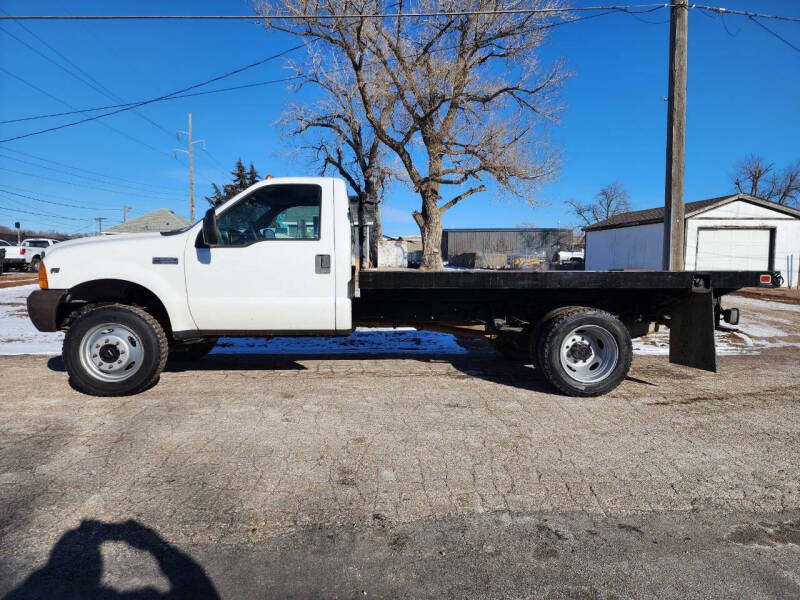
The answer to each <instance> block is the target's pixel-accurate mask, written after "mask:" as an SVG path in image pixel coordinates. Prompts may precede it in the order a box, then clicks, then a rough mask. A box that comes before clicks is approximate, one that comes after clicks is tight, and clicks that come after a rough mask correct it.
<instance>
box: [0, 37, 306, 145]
mask: <svg viewBox="0 0 800 600" xmlns="http://www.w3.org/2000/svg"><path fill="white" fill-rule="evenodd" d="M303 47H304V44H297V45H296V46H293V47H291V48H289V49H287V50H283V51H282V52H278V53H277V54H273V55H272V56H268V57H267V58H263V59H261V60H258V61H256V62H254V63H250V64H249V65H245V66H244V67H240V68H238V69H234V70H233V71H228V72H227V73H223V74H222V75H218V76H216V77H212V78H211V79H208V80H206V81H203V82H200V83H195V84H193V85H190V86H188V87H185V88H183V89H180V90H177V91H175V92H172V93H169V94H164V95H163V96H158V97H156V98H151V99H150V100H145V101H143V102H138V103H136V104H135V105H133V106H128V107H123V108H119V109H117V110H113V111H110V112H107V113H103V114H100V115H95V116H93V117H87V118H85V119H81V120H79V121H72V122H71V123H64V124H62V125H57V126H55V127H49V128H47V129H42V130H39V131H33V132H31V133H25V134H22V135H17V136H14V137H10V138H6V139H3V140H0V143H4V142H11V141H13V140H19V139H22V138H27V137H32V136H34V135H41V134H43V133H48V132H50V131H57V130H59V129H65V128H66V127H72V126H73V125H79V124H81V123H87V122H89V121H96V120H97V119H101V118H103V117H108V116H110V115H115V114H118V113H121V112H125V111H128V110H133V108H137V107H139V106H144V105H146V104H152V103H153V102H158V101H159V100H163V99H165V98H169V97H170V96H174V95H175V94H181V93H183V92H187V91H189V90H193V89H195V88H198V87H202V86H204V85H208V84H209V83H213V82H215V81H219V80H221V79H225V78H226V77H231V76H233V75H237V74H239V73H241V72H243V71H246V70H248V69H252V68H254V67H257V66H259V65H263V64H264V63H267V62H269V61H271V60H275V59H276V58H280V57H281V56H284V55H286V54H289V53H290V52H294V51H295V50H299V49H300V48H303ZM0 70H5V69H2V67H0ZM70 108H74V107H70Z"/></svg>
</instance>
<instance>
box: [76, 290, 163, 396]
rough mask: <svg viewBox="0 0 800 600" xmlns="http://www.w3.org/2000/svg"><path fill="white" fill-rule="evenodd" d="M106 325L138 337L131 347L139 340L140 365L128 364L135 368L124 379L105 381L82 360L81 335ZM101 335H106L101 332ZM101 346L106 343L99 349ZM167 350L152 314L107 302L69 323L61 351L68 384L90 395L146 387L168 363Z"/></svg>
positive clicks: (121, 393)
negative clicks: (123, 329) (115, 326)
mask: <svg viewBox="0 0 800 600" xmlns="http://www.w3.org/2000/svg"><path fill="white" fill-rule="evenodd" d="M106 324H110V325H111V326H112V327H111V328H109V329H107V330H106V331H112V332H113V326H114V325H117V326H119V327H120V328H125V329H127V330H128V331H130V332H132V333H133V334H134V335H135V338H138V341H137V340H135V338H134V339H133V340H131V347H132V348H135V347H136V346H137V345H138V343H139V342H140V343H141V345H140V347H139V348H138V349H137V350H136V351H137V352H138V353H139V354H140V355H141V358H140V360H139V361H138V362H139V364H138V366H137V365H135V364H132V365H131V366H132V367H133V366H135V367H136V368H135V371H134V373H133V374H132V375H130V376H128V378H127V379H123V380H120V381H104V380H103V379H100V378H99V377H98V376H97V375H95V374H93V373H92V372H91V371H90V370H89V369H88V368H87V367H86V366H85V365H84V363H83V361H82V360H81V353H82V351H83V350H82V342H84V338H88V336H90V335H93V333H92V332H93V331H97V330H98V328H100V329H102V326H103V325H106ZM100 335H105V334H103V333H102V332H101V333H100ZM108 335H110V336H113V335H115V334H114V333H110V334H108ZM128 339H130V337H129V338H128ZM134 342H136V343H134ZM110 346H111V345H110V344H109V347H110ZM103 349H105V346H104V347H103V348H101V349H100V350H103ZM111 350H113V348H111ZM168 351H169V345H168V343H167V336H166V334H165V333H164V329H163V327H161V324H160V323H159V322H158V321H157V320H156V319H155V318H154V317H153V316H152V315H150V314H149V313H147V312H146V311H144V310H142V309H141V308H138V307H136V306H128V305H125V304H109V305H104V306H95V307H90V308H88V309H86V310H84V312H83V313H82V314H81V315H80V316H79V317H77V319H75V320H74V321H73V322H72V324H71V326H70V328H69V331H67V335H66V336H65V337H64V348H63V353H62V354H63V357H64V365H65V366H66V368H67V373H69V378H70V383H71V384H72V386H73V387H74V388H75V389H77V390H78V391H80V392H83V393H85V394H90V395H92V396H128V395H132V394H137V393H139V392H141V391H143V390H145V389H147V388H148V387H150V386H151V385H152V384H153V383H155V382H156V381H157V380H158V377H159V375H160V374H161V371H162V370H163V369H164V365H165V364H166V362H167V354H168ZM130 354H132V353H129V355H130ZM118 357H119V356H118ZM92 360H93V359H92ZM101 360H102V359H101ZM114 362H115V361H114V359H113V358H112V359H111V360H110V361H109V362H108V363H107V364H111V365H113V363H114ZM92 368H93V366H92ZM109 373H110V371H109ZM117 373H119V371H118V372H117Z"/></svg>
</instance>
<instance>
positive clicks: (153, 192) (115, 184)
mask: <svg viewBox="0 0 800 600" xmlns="http://www.w3.org/2000/svg"><path fill="white" fill-rule="evenodd" d="M0 158H5V159H6V160H13V161H16V162H19V163H22V164H25V165H29V166H32V167H36V168H38V169H48V170H49V171H55V172H56V173H61V174H63V175H69V176H70V177H77V178H79V179H86V180H87V181H94V182H97V183H102V184H105V185H113V186H116V187H121V188H128V189H130V190H132V191H134V192H137V193H145V194H151V195H153V196H154V197H155V195H156V194H158V195H161V196H164V198H163V199H164V200H171V199H172V197H171V196H169V195H167V194H164V193H163V192H157V191H152V190H148V189H145V188H140V187H136V186H132V185H129V184H125V183H116V182H113V181H107V180H104V179H99V178H97V177H89V176H87V175H79V174H78V173H70V172H69V171H65V170H64V169H57V168H55V167H48V166H45V165H39V164H36V163H35V162H31V161H29V160H22V159H21V158H14V157H13V156H8V155H6V154H2V153H0Z"/></svg>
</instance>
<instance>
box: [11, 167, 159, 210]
mask: <svg viewBox="0 0 800 600" xmlns="http://www.w3.org/2000/svg"><path fill="white" fill-rule="evenodd" d="M0 171H8V172H9V173H15V174H17V175H27V176H28V177H33V178H35V179H46V180H47V181H54V182H56V183H63V184H66V185H73V186H75V187H82V188H87V189H90V190H98V191H101V192H108V193H111V194H122V195H124V196H132V195H134V194H135V195H136V196H137V197H139V198H147V199H150V200H158V201H159V202H164V201H165V200H166V201H172V200H173V199H172V198H159V197H157V196H152V195H144V194H141V193H139V192H135V191H134V192H125V191H120V190H114V189H108V188H101V187H97V186H95V185H86V184H85V183H75V182H74V181H65V180H63V179H56V178H55V177H47V176H46V175H37V174H35V173H27V172H25V171H16V170H14V169H9V168H6V167H0Z"/></svg>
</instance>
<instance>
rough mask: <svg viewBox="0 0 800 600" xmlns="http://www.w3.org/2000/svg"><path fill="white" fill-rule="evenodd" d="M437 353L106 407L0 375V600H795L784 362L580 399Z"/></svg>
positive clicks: (181, 389) (792, 450)
mask: <svg viewBox="0 0 800 600" xmlns="http://www.w3.org/2000/svg"><path fill="white" fill-rule="evenodd" d="M749 302H750V303H756V304H752V305H751V306H748V307H747V309H748V310H751V309H753V308H754V307H758V308H759V310H761V311H762V312H763V313H764V315H766V316H765V317H764V318H765V319H766V318H769V319H772V320H773V321H775V320H776V319H780V320H781V321H782V322H783V325H782V327H783V329H784V333H786V332H788V333H789V334H790V335H791V336H794V335H795V333H794V332H796V331H798V330H800V328H798V325H800V311H798V310H790V309H796V307H792V306H790V307H789V308H786V309H783V308H780V307H778V308H775V307H773V306H766V307H765V305H761V304H758V301H755V300H750V301H749ZM743 308H744V306H743ZM770 315H771V316H770ZM781 339H786V336H784V338H781ZM790 339H792V340H794V337H791V338H790ZM447 348H448V346H442V347H440V350H439V352H438V353H436V354H431V355H425V354H413V355H412V354H403V353H402V352H401V353H399V354H397V355H388V356H380V357H374V356H369V355H358V354H351V355H348V356H346V357H320V356H316V355H312V354H308V353H307V354H298V355H294V356H289V355H276V354H272V355H259V354H257V353H255V354H253V353H251V354H247V355H243V356H237V355H231V354H217V355H211V356H209V357H207V358H206V359H204V360H203V361H201V362H199V363H197V364H196V365H193V366H191V367H186V366H179V365H173V366H171V367H169V368H168V370H167V371H166V372H165V373H164V374H163V375H162V377H161V381H160V383H159V384H158V385H157V386H156V387H154V388H152V389H150V390H148V391H146V392H145V393H143V394H140V395H138V396H135V397H130V398H122V399H112V398H93V397H88V396H84V395H81V394H79V393H78V392H75V391H74V390H72V389H70V388H69V386H68V385H67V381H66V374H65V373H64V372H63V363H62V361H61V359H60V358H59V357H51V356H46V355H42V356H25V355H22V356H2V357H0V372H1V373H2V377H3V385H2V387H0V596H2V595H3V594H6V593H8V596H7V597H8V598H99V597H102V598H118V597H119V598H131V597H136V598H159V597H173V598H175V597H182V598H216V597H224V598H264V597H270V598H271V597H274V598H337V597H338V598H355V597H359V598H363V597H386V598H540V597H542V598H620V597H621V598H641V597H654V598H730V597H750V598H797V597H800V393H798V389H800V388H799V386H800V370H798V368H797V358H796V349H795V348H794V346H790V345H785V346H781V347H765V348H759V349H758V352H759V354H745V355H729V356H722V357H721V358H720V373H718V374H716V375H715V374H709V373H701V372H698V371H694V370H691V369H686V368H682V367H677V366H673V365H669V364H668V362H667V360H666V358H665V357H663V356H657V355H644V356H637V357H636V359H635V360H634V367H633V370H632V371H631V376H630V378H629V380H628V381H626V382H625V383H624V384H623V385H622V386H620V388H618V389H617V390H615V391H614V392H613V393H612V394H609V395H608V396H606V397H603V398H598V399H590V400H586V399H574V398H566V397H562V396H556V395H554V394H552V393H551V391H550V389H549V388H548V387H547V386H546V385H545V384H544V383H543V382H542V381H541V380H540V379H539V378H538V377H537V376H536V374H535V372H534V371H533V370H532V369H531V368H530V367H521V366H516V365H514V364H513V363H509V362H506V361H504V360H502V359H501V358H500V357H498V355H497V354H496V353H494V352H493V351H492V350H491V349H490V348H489V347H488V346H487V345H486V344H484V343H482V342H470V343H468V344H463V345H460V346H458V348H457V351H456V350H453V351H452V352H449V353H448V352H447Z"/></svg>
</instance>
